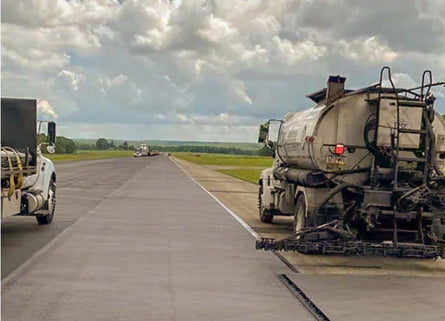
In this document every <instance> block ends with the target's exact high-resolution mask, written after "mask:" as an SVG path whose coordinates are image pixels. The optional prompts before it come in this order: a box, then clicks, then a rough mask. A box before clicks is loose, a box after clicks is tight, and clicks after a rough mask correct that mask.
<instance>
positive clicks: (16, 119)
mask: <svg viewBox="0 0 445 321" xmlns="http://www.w3.org/2000/svg"><path fill="white" fill-rule="evenodd" d="M1 104H2V106H1V116H2V119H1V122H2V129H1V130H2V133H1V134H2V137H1V169H2V174H1V218H2V219H3V218H6V217H9V216H15V215H22V216H35V217H36V219H37V222H38V223H39V224H40V225H45V224H49V223H51V222H52V220H53V217H54V213H55V206H56V170H55V167H54V164H53V162H52V161H51V160H50V159H49V158H47V157H45V156H44V155H43V152H42V148H46V149H47V151H48V152H49V153H54V152H55V142H56V124H55V123H54V122H39V126H38V127H39V129H40V127H41V126H42V124H44V123H46V125H47V138H48V140H47V142H44V143H41V144H37V129H36V124H37V119H36V117H37V100H35V99H21V98H2V102H1Z"/></svg>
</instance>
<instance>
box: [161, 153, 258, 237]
mask: <svg viewBox="0 0 445 321" xmlns="http://www.w3.org/2000/svg"><path fill="white" fill-rule="evenodd" d="M169 159H170V160H171V161H172V162H173V163H174V164H175V165H176V166H178V168H179V169H180V170H181V171H182V172H184V174H186V175H187V176H188V177H189V178H190V179H191V180H192V181H193V182H194V183H195V184H196V185H198V186H199V187H201V189H202V190H203V191H204V192H206V193H207V194H208V195H209V196H210V197H211V198H213V199H214V200H215V201H216V202H217V203H218V204H219V205H221V207H222V208H224V209H225V210H226V211H227V212H228V213H229V214H230V215H231V216H232V217H233V218H234V219H235V220H236V221H237V222H238V223H239V224H241V226H242V227H244V229H246V230H247V231H248V232H249V233H250V234H251V235H252V236H253V237H254V238H255V239H256V240H259V239H260V236H259V235H258V234H257V233H256V232H255V231H254V230H253V229H252V228H251V227H250V226H249V225H248V224H247V223H246V222H244V221H243V219H242V218H241V217H239V216H238V215H236V214H235V213H234V212H233V211H232V210H231V209H230V208H228V207H227V206H226V205H224V203H223V202H221V201H220V200H219V199H218V198H217V197H216V196H215V195H213V194H212V193H210V192H209V191H208V190H207V189H206V188H205V187H204V186H202V185H201V184H200V183H198V182H197V181H196V180H195V179H194V178H193V177H192V176H191V175H190V173H189V172H188V171H187V170H186V169H184V168H183V167H182V166H181V165H180V164H179V163H178V162H177V161H176V160H175V159H173V158H172V157H169Z"/></svg>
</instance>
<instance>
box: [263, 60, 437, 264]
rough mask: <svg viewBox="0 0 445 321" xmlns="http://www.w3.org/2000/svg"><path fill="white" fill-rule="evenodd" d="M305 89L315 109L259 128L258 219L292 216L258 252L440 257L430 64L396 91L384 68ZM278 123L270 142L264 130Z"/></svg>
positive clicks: (339, 77) (264, 220)
mask: <svg viewBox="0 0 445 321" xmlns="http://www.w3.org/2000/svg"><path fill="white" fill-rule="evenodd" d="M345 81H346V78H344V77H341V76H330V77H329V80H328V83H327V88H323V89H321V90H318V91H316V92H314V93H312V94H309V95H307V97H308V98H309V99H311V100H312V101H313V102H314V103H315V106H314V107H312V108H309V109H306V110H303V111H300V112H292V113H288V114H287V115H286V116H285V117H284V119H283V120H270V121H268V122H267V123H266V124H263V125H260V132H259V140H258V141H259V142H260V143H265V144H266V146H268V147H270V148H271V149H273V151H274V152H273V157H274V161H273V167H272V168H268V169H266V170H264V171H263V172H262V173H261V177H260V179H259V197H258V200H259V217H260V220H261V222H264V223H272V221H273V218H274V216H277V215H284V216H292V217H293V234H292V235H291V236H290V237H288V238H285V239H284V240H274V239H268V238H263V239H260V240H258V241H257V244H256V246H257V249H266V250H288V251H299V252H303V253H323V254H369V255H394V256H406V257H437V256H442V257H443V256H444V255H445V240H444V238H445V228H444V227H445V176H444V173H443V170H444V162H445V122H444V119H443V118H442V116H441V115H440V114H439V113H438V112H436V111H435V109H434V103H435V100H436V98H435V97H434V96H433V94H432V88H434V87H435V86H443V85H444V84H445V83H444V82H438V83H433V81H432V73H431V71H425V72H424V73H423V75H422V83H421V85H420V86H419V87H417V88H411V89H403V88H397V87H396V86H395V85H394V82H393V81H392V78H391V70H390V68H389V67H384V68H383V69H382V70H381V72H380V80H379V82H378V83H377V84H375V85H372V86H369V87H366V88H362V89H358V90H348V89H345ZM274 122H276V123H278V125H279V130H278V135H277V138H276V139H275V140H274V139H273V138H272V134H271V133H270V129H271V128H272V125H273V124H274Z"/></svg>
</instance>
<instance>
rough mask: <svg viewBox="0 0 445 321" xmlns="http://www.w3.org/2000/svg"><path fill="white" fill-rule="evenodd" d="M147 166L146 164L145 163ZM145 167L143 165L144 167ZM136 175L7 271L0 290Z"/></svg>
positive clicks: (13, 280) (8, 286) (6, 287)
mask: <svg viewBox="0 0 445 321" xmlns="http://www.w3.org/2000/svg"><path fill="white" fill-rule="evenodd" d="M146 166H148V164H147V165H146ZM144 168H145V167H144ZM136 175H138V173H135V174H134V175H133V176H131V177H130V178H129V179H127V180H126V181H125V182H123V184H122V185H121V186H120V187H119V188H117V189H115V190H114V191H113V192H111V193H110V194H108V195H107V196H105V197H104V198H103V199H102V201H100V202H99V203H98V204H97V205H96V206H95V207H93V208H92V209H90V210H89V211H88V212H86V213H85V215H83V216H82V217H80V218H79V219H78V220H77V221H75V222H74V223H73V224H71V225H70V226H68V227H67V228H65V229H64V230H63V231H62V232H60V233H59V234H57V235H56V236H55V237H54V238H53V239H52V240H51V241H49V242H48V243H47V244H45V245H44V246H43V247H42V248H41V249H40V250H38V251H37V252H35V253H34V254H33V255H32V256H31V257H30V258H29V259H27V260H26V261H25V262H23V263H22V264H20V265H19V266H18V267H17V268H16V269H15V270H14V271H12V272H11V273H9V274H8V275H7V276H5V277H4V278H3V279H2V280H1V288H2V292H5V291H7V290H8V289H9V288H10V287H11V286H12V285H13V284H14V283H15V281H16V280H17V278H18V277H19V276H20V275H22V274H24V273H26V272H27V271H28V270H29V269H30V268H31V267H32V265H33V264H34V263H35V261H37V259H38V258H39V257H41V256H42V255H44V254H45V253H46V252H48V251H49V250H50V249H51V248H53V247H54V246H55V245H56V243H58V242H59V241H60V240H62V239H63V238H65V237H66V236H67V235H68V234H69V233H70V232H71V230H72V229H73V228H74V226H76V225H77V224H78V223H80V222H82V220H84V219H86V218H87V217H88V216H89V214H90V213H91V212H93V211H94V210H95V209H96V208H97V207H99V206H100V205H101V204H102V203H103V202H105V201H106V200H107V199H108V198H109V197H111V196H113V195H114V194H115V193H117V192H118V191H119V190H121V189H122V188H124V186H125V184H126V183H127V182H128V181H130V180H131V179H133V178H134V177H135V176H136Z"/></svg>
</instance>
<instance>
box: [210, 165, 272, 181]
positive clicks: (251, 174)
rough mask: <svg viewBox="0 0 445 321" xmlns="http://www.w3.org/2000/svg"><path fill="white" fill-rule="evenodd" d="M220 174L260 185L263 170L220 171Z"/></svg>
mask: <svg viewBox="0 0 445 321" xmlns="http://www.w3.org/2000/svg"><path fill="white" fill-rule="evenodd" d="M217 171H218V172H220V173H223V174H227V175H230V176H233V177H236V178H239V179H242V180H244V181H248V182H250V183H254V184H258V181H259V178H260V174H261V172H262V171H263V170H262V169H244V168H243V169H218V170H217Z"/></svg>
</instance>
